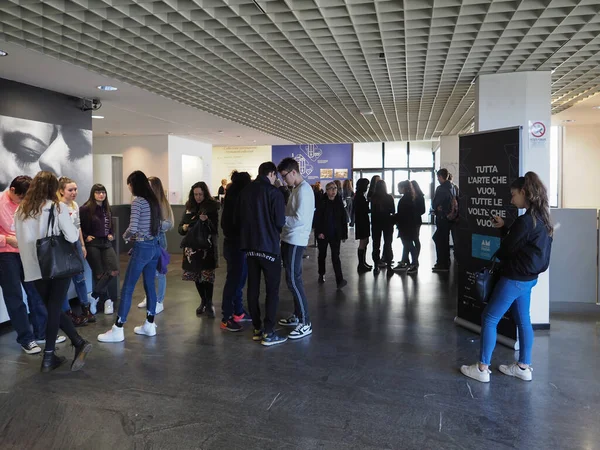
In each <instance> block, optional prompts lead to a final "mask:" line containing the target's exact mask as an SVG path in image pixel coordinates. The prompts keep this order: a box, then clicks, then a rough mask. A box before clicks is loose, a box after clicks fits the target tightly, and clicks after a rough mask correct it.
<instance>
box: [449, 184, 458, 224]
mask: <svg viewBox="0 0 600 450" xmlns="http://www.w3.org/2000/svg"><path fill="white" fill-rule="evenodd" d="M450 192H451V193H452V198H451V199H450V211H448V214H447V215H446V217H447V218H448V220H449V221H450V222H454V221H455V220H456V219H458V197H457V195H456V187H455V186H454V185H452V189H451V190H450Z"/></svg>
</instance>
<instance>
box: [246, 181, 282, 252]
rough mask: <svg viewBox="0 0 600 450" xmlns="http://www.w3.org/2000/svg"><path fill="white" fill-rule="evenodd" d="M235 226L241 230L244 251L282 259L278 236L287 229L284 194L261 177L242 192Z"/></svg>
mask: <svg viewBox="0 0 600 450" xmlns="http://www.w3.org/2000/svg"><path fill="white" fill-rule="evenodd" d="M235 223H236V224H239V227H240V248H241V249H242V250H244V251H246V252H262V253H266V254H268V255H271V256H279V254H280V253H281V245H280V241H279V235H280V234H281V230H282V229H283V226H284V225H285V203H284V200H283V194H282V193H281V191H280V190H279V189H277V188H276V187H275V186H273V185H272V184H271V182H270V181H269V179H268V178H267V177H264V176H260V175H259V176H258V177H256V180H254V181H253V182H252V183H250V184H249V185H248V186H246V187H245V188H244V190H243V191H242V192H241V194H240V198H239V208H236V210H235ZM236 226H237V225H236Z"/></svg>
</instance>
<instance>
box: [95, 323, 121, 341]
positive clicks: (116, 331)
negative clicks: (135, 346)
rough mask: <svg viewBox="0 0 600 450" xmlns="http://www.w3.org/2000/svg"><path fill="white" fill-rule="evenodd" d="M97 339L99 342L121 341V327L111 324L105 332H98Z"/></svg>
mask: <svg viewBox="0 0 600 450" xmlns="http://www.w3.org/2000/svg"><path fill="white" fill-rule="evenodd" d="M98 340H99V341H100V342H123V341H124V340H125V333H124V332H123V327H118V326H116V325H113V326H112V328H111V329H110V330H108V331H107V332H106V333H102V334H99V335H98Z"/></svg>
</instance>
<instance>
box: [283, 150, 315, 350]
mask: <svg viewBox="0 0 600 450" xmlns="http://www.w3.org/2000/svg"><path fill="white" fill-rule="evenodd" d="M277 171H278V172H279V174H280V175H281V177H282V178H283V181H284V182H285V183H286V184H287V185H288V186H290V188H292V193H291V195H290V199H289V201H288V203H287V206H286V210H285V226H284V227H283V230H282V232H281V256H282V259H283V265H284V267H285V279H286V282H287V285H288V288H289V289H290V292H291V293H292V295H293V297H294V314H292V315H291V316H290V317H288V318H286V319H281V320H280V321H279V324H280V325H283V326H286V327H294V331H292V332H291V333H290V335H289V336H288V337H289V338H290V339H292V340H293V339H302V338H303V337H306V336H308V335H310V334H311V333H312V325H311V322H310V317H309V314H308V300H307V298H306V293H305V292H304V283H303V281H302V255H303V254H304V250H305V249H306V247H307V246H308V239H309V237H310V232H311V231H312V223H313V216H314V213H315V196H314V193H313V190H312V188H311V187H310V185H309V184H308V183H307V182H306V181H305V180H304V178H303V177H302V175H301V174H300V167H299V165H298V161H296V160H295V159H294V158H285V159H283V160H282V161H281V162H280V163H279V166H277Z"/></svg>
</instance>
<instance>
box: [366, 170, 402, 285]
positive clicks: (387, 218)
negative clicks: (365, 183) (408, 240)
mask: <svg viewBox="0 0 600 450" xmlns="http://www.w3.org/2000/svg"><path fill="white" fill-rule="evenodd" d="M395 209H396V208H395V207H394V198H393V197H392V196H391V195H390V194H388V193H387V185H386V184H385V181H383V180H379V181H378V182H377V186H376V187H375V193H374V194H373V197H371V228H372V232H373V253H372V256H373V262H374V263H375V271H374V273H375V274H377V273H379V263H380V257H379V254H380V253H379V251H380V247H381V235H382V234H383V243H384V244H383V261H384V262H385V264H386V265H387V267H388V269H390V270H391V269H392V260H393V259H394V252H393V251H392V240H393V238H394V214H395Z"/></svg>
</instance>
